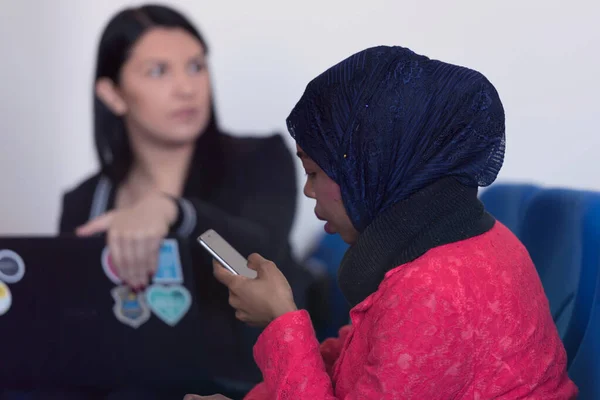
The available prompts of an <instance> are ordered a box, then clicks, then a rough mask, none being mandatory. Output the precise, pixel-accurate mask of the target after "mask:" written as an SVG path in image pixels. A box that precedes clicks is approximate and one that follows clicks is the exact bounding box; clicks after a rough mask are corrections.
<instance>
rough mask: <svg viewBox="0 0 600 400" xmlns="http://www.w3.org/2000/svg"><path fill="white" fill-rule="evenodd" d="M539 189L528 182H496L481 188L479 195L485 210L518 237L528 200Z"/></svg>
mask: <svg viewBox="0 0 600 400" xmlns="http://www.w3.org/2000/svg"><path fill="white" fill-rule="evenodd" d="M540 190H541V188H540V187H538V186H535V185H530V184H508V183H497V184H494V185H492V186H490V187H489V188H487V189H485V190H483V191H482V192H481V195H480V196H479V197H480V199H481V201H482V202H483V204H484V205H485V208H486V210H487V211H488V212H489V213H490V214H492V215H493V216H494V218H496V219H497V220H498V221H500V222H502V224H503V225H505V226H506V227H507V228H508V229H510V230H511V231H512V232H513V233H514V234H515V235H516V236H517V237H518V238H520V237H521V226H522V223H523V218H524V216H525V211H526V210H527V206H528V204H529V201H530V200H531V199H532V198H533V197H534V195H535V194H536V193H538V192H539V191H540Z"/></svg>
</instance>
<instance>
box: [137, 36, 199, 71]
mask: <svg viewBox="0 0 600 400" xmlns="http://www.w3.org/2000/svg"><path fill="white" fill-rule="evenodd" d="M199 55H204V49H203V47H202V44H201V43H200V41H199V40H198V39H197V38H195V37H194V36H192V35H191V34H190V33H188V32H186V31H185V30H183V29H181V28H160V27H158V28H152V29H150V30H149V31H148V32H146V33H145V34H143V35H142V37H141V38H140V39H139V40H138V41H137V43H136V44H135V45H134V46H133V49H132V50H131V57H130V59H131V60H132V61H133V60H137V61H141V62H144V61H149V60H156V59H161V60H169V59H177V58H190V57H196V56H199Z"/></svg>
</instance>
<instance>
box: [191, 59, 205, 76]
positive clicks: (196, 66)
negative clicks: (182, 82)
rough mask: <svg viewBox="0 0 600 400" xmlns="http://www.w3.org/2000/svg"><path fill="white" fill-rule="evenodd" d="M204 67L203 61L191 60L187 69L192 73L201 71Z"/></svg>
mask: <svg viewBox="0 0 600 400" xmlns="http://www.w3.org/2000/svg"><path fill="white" fill-rule="evenodd" d="M205 67H206V65H205V64H204V63H203V62H201V61H193V62H191V63H190V65H189V67H188V71H189V72H190V73H192V74H197V73H198V72H200V71H202V70H203V69H204V68H205Z"/></svg>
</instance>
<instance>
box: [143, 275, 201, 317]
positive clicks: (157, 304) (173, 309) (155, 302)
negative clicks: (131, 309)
mask: <svg viewBox="0 0 600 400" xmlns="http://www.w3.org/2000/svg"><path fill="white" fill-rule="evenodd" d="M146 302H147V303H148V307H150V309H151V310H152V312H153V313H154V315H156V316H157V317H158V318H160V319H161V320H162V321H163V322H165V323H166V324H168V325H171V326H175V325H177V323H179V321H181V319H182V318H183V317H184V316H185V314H186V313H187V312H188V310H189V309H190V305H191V304H192V296H191V295H190V292H189V291H188V290H187V289H186V288H184V287H183V286H180V285H172V286H162V285H152V286H150V287H149V288H148V289H147V290H146Z"/></svg>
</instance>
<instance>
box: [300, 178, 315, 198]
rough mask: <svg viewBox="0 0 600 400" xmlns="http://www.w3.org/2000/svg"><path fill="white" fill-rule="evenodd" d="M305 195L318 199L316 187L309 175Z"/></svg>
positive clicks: (305, 185) (305, 184)
mask: <svg viewBox="0 0 600 400" xmlns="http://www.w3.org/2000/svg"><path fill="white" fill-rule="evenodd" d="M303 192H304V195H305V196H306V197H308V198H309V199H316V196H315V189H314V187H313V184H312V182H311V180H310V178H309V177H306V182H305V183H304V191H303Z"/></svg>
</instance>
